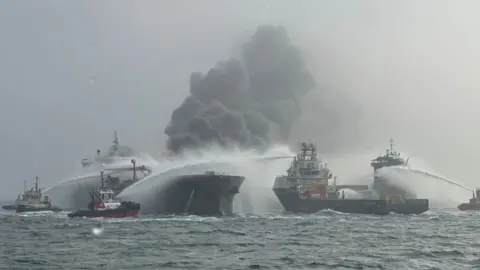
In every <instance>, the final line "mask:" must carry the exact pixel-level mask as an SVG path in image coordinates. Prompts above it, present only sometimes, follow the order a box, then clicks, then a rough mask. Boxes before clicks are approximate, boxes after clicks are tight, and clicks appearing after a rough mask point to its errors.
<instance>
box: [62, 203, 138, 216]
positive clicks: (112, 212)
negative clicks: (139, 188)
mask: <svg viewBox="0 0 480 270" xmlns="http://www.w3.org/2000/svg"><path fill="white" fill-rule="evenodd" d="M139 211H140V204H135V203H134V204H130V205H129V206H128V207H119V208H116V209H105V210H92V209H80V210H78V211H75V212H73V213H69V214H68V216H69V217H87V218H99V217H104V218H125V217H134V216H137V215H138V212H139Z"/></svg>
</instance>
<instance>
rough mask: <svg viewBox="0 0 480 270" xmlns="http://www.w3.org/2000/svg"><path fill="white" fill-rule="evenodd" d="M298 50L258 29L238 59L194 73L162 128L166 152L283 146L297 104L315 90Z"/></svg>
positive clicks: (280, 31)
mask: <svg viewBox="0 0 480 270" xmlns="http://www.w3.org/2000/svg"><path fill="white" fill-rule="evenodd" d="M314 85H315V83H314V80H313V77H312V75H311V74H310V72H309V71H308V70H307V68H306V66H305V63H304V61H303V59H302V56H301V54H300V51H299V50H298V49H297V48H296V47H295V46H294V45H293V44H292V42H291V40H290V38H289V37H288V35H287V33H286V31H285V29H284V28H283V27H279V26H271V25H264V26H260V27H258V29H257V31H256V32H255V34H254V35H253V36H252V38H251V40H250V41H249V42H248V43H246V44H245V45H244V47H243V50H242V54H241V59H230V60H228V61H226V62H222V63H219V64H218V65H217V66H216V67H214V68H212V69H211V70H210V71H209V72H208V73H207V74H201V73H193V74H192V75H191V77H190V96H188V97H187V98H185V100H184V102H183V104H182V105H180V107H178V108H177V109H176V110H175V111H174V112H173V114H172V118H171V121H170V124H169V125H168V127H167V128H166V129H165V133H166V134H167V135H168V136H169V139H168V148H169V149H170V150H171V151H174V152H178V151H181V150H182V149H185V148H198V147H204V146H206V145H209V144H217V145H221V146H229V145H236V146H240V147H249V148H256V149H262V148H264V147H266V146H268V145H269V144H270V143H272V142H286V141H287V140H288V138H289V134H290V130H291V127H292V125H293V123H294V122H295V120H296V119H297V118H298V117H299V115H300V114H301V110H300V106H299V105H298V102H299V100H301V99H302V98H303V97H304V96H305V95H306V94H307V93H308V92H309V91H311V90H312V89H313V87H314Z"/></svg>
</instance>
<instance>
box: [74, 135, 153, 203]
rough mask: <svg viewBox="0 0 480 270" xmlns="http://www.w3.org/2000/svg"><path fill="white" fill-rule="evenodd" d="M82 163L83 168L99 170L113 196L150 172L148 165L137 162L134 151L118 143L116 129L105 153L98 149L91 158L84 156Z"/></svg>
mask: <svg viewBox="0 0 480 270" xmlns="http://www.w3.org/2000/svg"><path fill="white" fill-rule="evenodd" d="M82 165H83V167H84V168H91V167H94V169H98V170H101V173H102V177H105V186H106V187H108V188H110V189H111V190H113V192H114V195H115V196H116V195H118V194H119V193H120V192H122V191H123V190H124V189H125V188H127V187H129V186H130V185H132V184H133V183H135V182H137V181H139V180H141V179H143V178H145V177H147V176H148V175H150V174H151V173H152V169H151V168H150V167H148V166H146V165H139V164H137V158H136V157H135V151H134V150H133V149H132V148H131V147H129V146H125V145H121V144H120V143H119V140H118V133H117V131H115V132H114V137H113V140H112V145H110V147H109V148H108V150H107V151H106V154H105V155H102V154H101V151H100V149H98V150H97V155H96V156H95V157H94V158H93V159H87V158H84V159H83V160H82Z"/></svg>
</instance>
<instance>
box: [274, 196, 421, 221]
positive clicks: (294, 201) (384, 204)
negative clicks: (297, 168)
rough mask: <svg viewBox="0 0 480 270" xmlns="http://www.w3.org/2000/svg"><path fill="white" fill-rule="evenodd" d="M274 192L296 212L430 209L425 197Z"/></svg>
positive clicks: (381, 212)
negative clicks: (340, 196)
mask: <svg viewBox="0 0 480 270" xmlns="http://www.w3.org/2000/svg"><path fill="white" fill-rule="evenodd" d="M274 192H275V195H276V196H277V197H278V199H279V200H280V203H281V204H282V205H283V207H284V208H285V210H286V211H289V212H294V213H295V212H296V213H315V212H318V211H321V210H326V209H330V210H334V211H338V212H342V213H351V214H374V215H387V214H389V213H398V214H421V213H424V212H426V211H428V209H429V205H428V200H423V199H422V200H420V199H406V200H404V202H403V203H391V202H388V201H387V200H377V199H345V200H342V199H301V198H300V196H299V195H298V193H296V192H283V191H279V190H274Z"/></svg>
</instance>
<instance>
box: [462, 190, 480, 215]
mask: <svg viewBox="0 0 480 270" xmlns="http://www.w3.org/2000/svg"><path fill="white" fill-rule="evenodd" d="M457 208H458V210H460V211H465V210H480V188H476V189H475V191H474V192H473V196H472V198H471V199H470V201H469V202H468V203H462V204H460V205H458V207H457Z"/></svg>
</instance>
